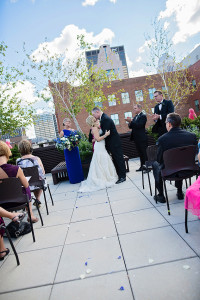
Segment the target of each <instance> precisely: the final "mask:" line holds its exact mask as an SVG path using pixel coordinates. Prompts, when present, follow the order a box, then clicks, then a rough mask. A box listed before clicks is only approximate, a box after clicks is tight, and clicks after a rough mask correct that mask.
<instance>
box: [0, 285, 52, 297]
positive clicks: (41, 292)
mask: <svg viewBox="0 0 200 300" xmlns="http://www.w3.org/2000/svg"><path fill="white" fill-rule="evenodd" d="M51 288H52V286H51V285H48V286H42V287H38V288H34V289H27V290H20V291H16V292H12V293H7V294H0V299H2V300H24V299H28V300H36V299H42V300H48V299H49V296H50V293H51Z"/></svg>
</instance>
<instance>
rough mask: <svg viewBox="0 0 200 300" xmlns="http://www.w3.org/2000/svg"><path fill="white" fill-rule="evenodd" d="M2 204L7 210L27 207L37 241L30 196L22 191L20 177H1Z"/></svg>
mask: <svg viewBox="0 0 200 300" xmlns="http://www.w3.org/2000/svg"><path fill="white" fill-rule="evenodd" d="M0 195H1V198H0V206H1V207H2V208H4V209H6V210H7V211H18V210H21V209H27V211H28V216H29V220H30V225H31V231H32V236H33V242H35V234H34V230H33V223H32V220H31V213H30V209H29V198H28V195H25V194H24V193H23V192H22V185H21V181H20V179H19V178H15V177H10V178H5V179H0Z"/></svg>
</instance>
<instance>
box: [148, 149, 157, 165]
mask: <svg viewBox="0 0 200 300" xmlns="http://www.w3.org/2000/svg"><path fill="white" fill-rule="evenodd" d="M157 149H158V146H157V145H152V146H148V147H147V149H146V152H147V158H148V165H151V164H152V163H153V162H154V161H156V160H157Z"/></svg>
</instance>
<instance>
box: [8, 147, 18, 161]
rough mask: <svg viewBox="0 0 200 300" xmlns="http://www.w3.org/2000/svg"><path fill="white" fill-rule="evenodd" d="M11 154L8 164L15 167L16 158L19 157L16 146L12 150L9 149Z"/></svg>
mask: <svg viewBox="0 0 200 300" xmlns="http://www.w3.org/2000/svg"><path fill="white" fill-rule="evenodd" d="M10 150H11V152H12V156H11V157H10V159H9V161H8V163H9V164H11V165H16V160H17V158H20V157H21V155H20V153H19V150H18V147H17V145H15V146H14V147H13V148H12V149H10Z"/></svg>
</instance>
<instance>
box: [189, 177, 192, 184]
mask: <svg viewBox="0 0 200 300" xmlns="http://www.w3.org/2000/svg"><path fill="white" fill-rule="evenodd" d="M189 184H190V185H191V184H192V182H191V177H190V178H189Z"/></svg>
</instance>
